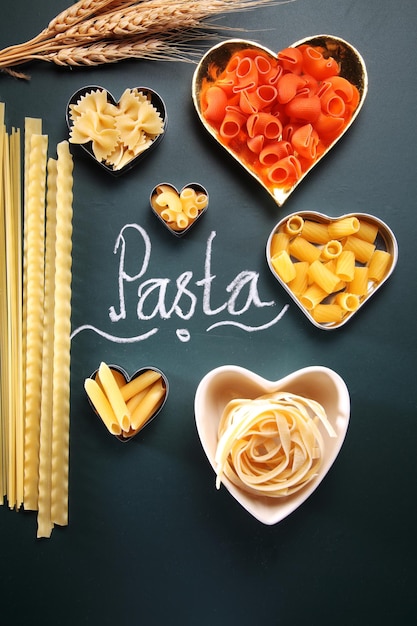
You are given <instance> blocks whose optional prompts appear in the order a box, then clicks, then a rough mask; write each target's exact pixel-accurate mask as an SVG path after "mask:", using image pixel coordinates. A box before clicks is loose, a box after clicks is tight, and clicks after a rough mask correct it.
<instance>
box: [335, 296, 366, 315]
mask: <svg viewBox="0 0 417 626" xmlns="http://www.w3.org/2000/svg"><path fill="white" fill-rule="evenodd" d="M334 302H335V304H338V305H339V306H341V307H342V309H343V310H344V311H349V312H352V311H356V310H357V309H358V308H359V304H360V299H359V296H358V294H356V293H349V292H347V291H343V292H340V293H338V294H336V296H335V299H334Z"/></svg>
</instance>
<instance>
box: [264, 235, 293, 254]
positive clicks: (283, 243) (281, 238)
mask: <svg viewBox="0 0 417 626" xmlns="http://www.w3.org/2000/svg"><path fill="white" fill-rule="evenodd" d="M289 243H290V237H289V235H288V234H287V233H284V232H275V233H274V234H273V235H272V237H271V245H270V247H269V253H270V256H271V258H272V257H274V256H275V255H277V254H278V253H279V252H281V250H285V251H286V252H288V246H289Z"/></svg>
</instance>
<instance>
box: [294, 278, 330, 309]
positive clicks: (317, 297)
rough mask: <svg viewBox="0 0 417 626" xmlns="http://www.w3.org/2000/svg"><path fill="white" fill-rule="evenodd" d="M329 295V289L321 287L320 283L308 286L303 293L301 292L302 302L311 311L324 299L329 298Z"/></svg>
mask: <svg viewBox="0 0 417 626" xmlns="http://www.w3.org/2000/svg"><path fill="white" fill-rule="evenodd" d="M327 296H328V293H327V291H324V289H322V288H321V287H319V285H316V284H315V283H313V284H312V285H310V286H309V287H307V289H306V290H305V292H304V293H303V294H301V296H300V302H301V304H302V305H303V307H305V308H306V309H307V310H308V311H311V310H312V309H314V307H315V306H317V305H318V304H320V302H321V301H322V300H324V299H325V298H327Z"/></svg>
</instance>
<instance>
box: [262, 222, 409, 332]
mask: <svg viewBox="0 0 417 626" xmlns="http://www.w3.org/2000/svg"><path fill="white" fill-rule="evenodd" d="M343 220H347V222H349V221H351V220H352V221H355V222H356V221H358V222H359V223H360V224H365V226H366V225H368V226H369V227H370V229H371V233H372V230H373V231H374V232H373V234H371V237H370V238H371V239H372V237H375V239H374V240H373V242H372V243H371V242H369V241H368V242H366V240H365V243H364V245H365V253H366V254H369V256H370V259H371V258H372V256H371V253H373V252H374V251H380V252H382V253H384V254H383V256H385V260H384V268H383V270H380V272H379V273H380V276H379V278H378V279H375V278H374V277H373V274H372V276H368V277H366V284H365V288H364V290H363V293H362V294H359V295H358V293H357V291H358V289H357V287H355V288H354V290H353V295H354V296H357V297H356V298H354V299H353V300H354V301H355V300H356V302H355V303H354V306H351V307H350V310H349V307H347V309H346V310H344V314H343V317H341V318H340V319H338V320H333V321H320V320H318V319H317V316H315V312H314V307H313V306H310V303H311V301H310V300H308V299H306V298H303V296H302V294H303V293H305V292H304V291H303V290H301V291H298V290H297V289H295V288H294V285H295V283H292V282H286V280H284V279H283V277H282V275H281V276H280V274H279V271H278V269H277V265H276V264H275V262H274V256H275V255H277V254H278V255H279V253H280V251H278V250H277V248H274V246H275V243H274V242H275V241H276V239H275V236H276V235H277V234H278V233H287V235H288V232H287V231H288V229H290V230H291V229H293V230H292V234H290V235H289V236H288V246H287V248H286V251H287V254H288V257H289V259H290V261H291V263H297V262H299V261H300V259H299V258H294V256H293V255H294V254H295V252H294V250H295V248H296V247H297V246H292V247H291V243H290V242H291V241H295V239H296V238H297V237H300V238H302V239H304V236H303V230H302V228H303V224H305V223H307V224H310V225H311V224H313V225H314V224H317V225H321V226H325V227H326V228H328V227H329V225H331V224H336V223H339V224H340V223H341V222H342V221H343ZM287 225H288V226H287ZM298 225H300V228H299V229H297V226H298ZM306 231H307V229H306ZM327 236H328V239H329V241H330V245H336V246H339V248H338V250H337V251H336V255H337V254H339V252H340V251H343V250H346V249H347V248H348V249H349V248H351V246H349V245H347V237H346V236H344V237H341V238H340V240H334V239H332V236H331V235H329V233H327ZM352 236H353V237H355V238H356V237H357V235H356V233H355V234H353V235H352ZM314 237H316V235H313V238H314ZM308 238H310V239H311V237H309V236H308ZM319 238H320V237H319ZM298 243H299V242H298ZM308 245H309V246H313V245H314V246H315V248H316V249H317V253H319V252H320V256H319V257H318V259H319V260H320V261H321V262H322V263H323V264H326V263H328V262H329V261H328V260H325V259H324V258H323V247H324V244H323V243H318V242H317V241H316V242H315V243H311V241H310V242H308ZM281 247H282V244H279V248H280V249H281ZM367 250H369V252H366V251H367ZM306 254H307V255H308V252H307V253H306ZM378 254H379V252H378ZM284 256H285V255H284ZM266 260H267V263H268V265H269V268H270V270H271V272H272V274H273V275H274V276H275V278H276V279H277V280H278V282H279V283H280V284H281V285H282V287H284V289H285V290H286V291H287V292H288V293H289V295H290V296H291V298H292V299H293V300H294V302H295V303H296V304H297V305H298V307H299V308H300V309H301V310H302V311H303V313H304V315H305V316H306V317H307V319H309V320H310V322H311V323H312V324H314V326H316V327H317V328H320V329H322V330H335V329H337V328H341V327H342V326H344V325H345V324H346V323H347V322H348V321H349V320H351V319H352V317H353V316H354V315H355V314H356V313H357V312H358V311H359V310H360V309H361V308H362V307H363V306H364V305H365V304H366V302H368V300H369V299H370V298H371V297H372V296H373V295H374V294H375V293H376V291H378V289H380V288H381V287H382V285H383V284H384V283H385V282H386V281H387V280H388V278H389V277H390V276H391V274H392V273H393V271H394V269H395V266H396V264H397V260H398V245H397V240H396V238H395V235H394V233H393V232H392V230H391V229H390V228H389V226H387V224H385V222H383V221H382V220H380V219H379V218H377V217H375V216H374V215H369V214H367V213H347V214H345V215H341V216H340V217H329V216H328V215H325V214H323V213H319V212H316V211H299V212H297V213H292V214H290V215H287V216H286V217H284V218H283V219H282V220H280V221H279V222H278V224H276V225H275V226H274V228H273V229H272V231H271V233H270V235H269V237H268V241H267V244H266ZM302 260H304V259H302ZM370 263H371V260H369V261H366V260H365V258H362V261H360V260H359V261H358V260H355V267H358V268H364V269H359V272H362V273H364V272H365V274H366V268H369V266H370ZM332 271H334V266H333V267H332ZM308 281H309V282H310V283H311V278H308ZM342 282H343V281H342ZM350 285H352V283H349V282H344V284H340V285H338V286H337V287H336V289H335V291H334V292H332V293H329V294H328V295H326V296H323V298H322V300H320V301H319V300H317V304H324V305H327V304H333V303H334V302H335V301H336V300H340V299H344V300H345V299H346V298H347V297H348V295H347V294H350V293H351V290H350ZM309 286H311V285H309ZM338 294H345V295H344V296H343V295H342V296H341V295H338ZM307 303H309V304H308V305H307ZM323 312H324V313H325V311H323V310H322V313H323Z"/></svg>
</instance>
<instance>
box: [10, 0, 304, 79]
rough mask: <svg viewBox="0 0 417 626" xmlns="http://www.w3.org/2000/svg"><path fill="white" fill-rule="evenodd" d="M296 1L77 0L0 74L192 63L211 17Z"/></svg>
mask: <svg viewBox="0 0 417 626" xmlns="http://www.w3.org/2000/svg"><path fill="white" fill-rule="evenodd" d="M294 1H295V0H283V1H280V0H199V1H196V0H175V1H173V2H169V3H167V2H166V0H79V1H78V2H76V3H75V4H73V5H71V6H70V7H68V8H67V9H66V10H64V11H62V12H61V13H59V14H58V15H57V16H56V17H55V18H53V19H52V20H51V21H50V22H49V24H48V26H47V27H46V28H45V29H44V30H42V31H41V32H40V33H39V34H38V35H36V36H35V37H34V38H33V39H31V40H29V41H27V42H25V43H22V44H17V45H13V46H9V47H8V48H4V49H3V50H1V51H0V69H1V70H3V71H4V72H7V73H9V74H12V75H14V76H16V77H19V78H27V76H26V75H25V74H22V73H19V72H18V71H17V70H15V67H16V66H20V65H23V64H26V63H29V62H30V61H34V60H38V61H47V62H49V63H55V64H57V65H64V66H78V65H99V64H105V63H115V62H117V61H120V60H122V59H128V58H135V59H138V58H143V59H155V60H157V59H159V60H165V61H174V60H175V61H191V60H192V57H193V55H194V54H195V53H196V49H195V48H194V47H193V46H191V45H190V41H191V40H195V39H196V33H198V32H200V34H201V38H204V37H206V36H207V34H208V33H209V32H211V33H212V34H213V32H214V30H215V29H218V30H221V26H219V25H218V24H216V25H213V24H212V23H210V22H209V21H208V18H211V17H213V16H218V15H222V14H226V13H231V12H238V11H244V10H249V9H255V8H256V7H260V6H262V5H267V4H269V5H276V4H284V3H287V2H294Z"/></svg>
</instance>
